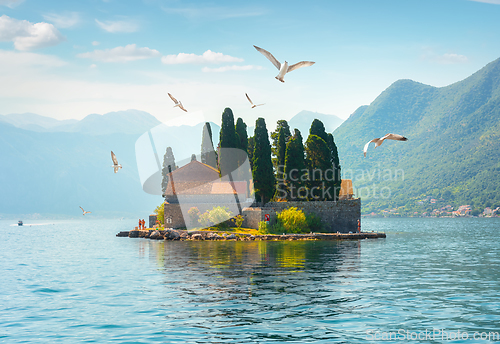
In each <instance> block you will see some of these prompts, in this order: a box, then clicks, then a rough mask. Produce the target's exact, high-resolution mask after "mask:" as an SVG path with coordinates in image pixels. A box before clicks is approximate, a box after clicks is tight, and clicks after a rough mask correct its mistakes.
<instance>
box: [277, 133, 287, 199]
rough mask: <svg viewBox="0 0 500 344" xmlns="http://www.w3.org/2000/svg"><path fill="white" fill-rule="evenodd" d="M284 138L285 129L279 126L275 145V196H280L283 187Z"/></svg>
mask: <svg viewBox="0 0 500 344" xmlns="http://www.w3.org/2000/svg"><path fill="white" fill-rule="evenodd" d="M285 153H286V138H285V129H284V128H283V127H280V130H279V132H278V143H277V146H276V166H275V168H276V183H277V184H276V193H275V198H283V197H281V193H282V192H281V190H283V189H284V187H285V185H284V182H285V180H284V170H285Z"/></svg>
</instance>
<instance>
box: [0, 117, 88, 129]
mask: <svg viewBox="0 0 500 344" xmlns="http://www.w3.org/2000/svg"><path fill="white" fill-rule="evenodd" d="M0 122H5V123H10V124H12V125H13V126H15V127H17V128H21V129H26V130H31V131H38V132H46V131H57V129H56V128H58V127H64V126H72V125H74V124H76V123H77V122H78V121H77V120H76V119H68V120H62V121H60V120H57V119H54V118H50V117H45V116H40V115H37V114H34V113H21V114H9V115H0Z"/></svg>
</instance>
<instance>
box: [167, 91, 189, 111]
mask: <svg viewBox="0 0 500 344" xmlns="http://www.w3.org/2000/svg"><path fill="white" fill-rule="evenodd" d="M168 96H169V97H170V99H172V100H173V101H174V103H175V105H174V107H176V106H178V107H179V108H180V109H181V110H184V111H185V112H187V111H188V110H186V109H184V106H182V103H181V102H180V101H178V100H177V99H175V98H174V96H173V95H171V94H170V93H169V94H168Z"/></svg>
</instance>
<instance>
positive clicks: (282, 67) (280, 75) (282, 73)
mask: <svg viewBox="0 0 500 344" xmlns="http://www.w3.org/2000/svg"><path fill="white" fill-rule="evenodd" d="M254 48H255V49H257V51H258V52H260V53H261V54H262V55H264V56H265V57H267V59H268V60H269V61H271V62H272V63H273V65H274V66H275V67H276V68H278V70H279V71H280V72H279V73H278V75H277V76H276V79H278V80H279V81H281V82H285V80H284V77H285V74H286V73H290V72H292V71H294V70H296V69H299V68H301V67H308V66H312V65H313V64H314V63H315V62H311V61H301V62H297V63H296V64H293V65H291V66H289V65H288V62H286V61H285V63H283V64H281V63H280V62H279V61H278V60H276V58H275V57H274V56H273V54H271V53H270V52H269V51H267V50H265V49H262V48H259V47H258V46H255V45H254Z"/></svg>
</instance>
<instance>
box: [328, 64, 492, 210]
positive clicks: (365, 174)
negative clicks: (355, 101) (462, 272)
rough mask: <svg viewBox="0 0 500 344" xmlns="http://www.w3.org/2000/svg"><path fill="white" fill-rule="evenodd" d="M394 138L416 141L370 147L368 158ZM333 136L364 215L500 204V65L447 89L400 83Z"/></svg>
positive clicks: (488, 68)
mask: <svg viewBox="0 0 500 344" xmlns="http://www.w3.org/2000/svg"><path fill="white" fill-rule="evenodd" d="M387 133H396V134H401V135H404V136H406V137H407V138H408V139H409V140H408V141H407V142H398V141H389V140H388V141H386V142H384V143H383V145H382V146H380V147H378V148H377V149H374V145H373V144H371V145H370V147H369V148H368V153H367V157H366V158H364V157H363V147H364V145H365V144H366V143H367V142H369V141H370V140H371V139H373V138H376V137H382V136H383V135H385V134H387ZM334 136H335V141H336V144H337V146H338V150H339V156H340V159H341V166H342V176H343V178H346V179H353V182H354V187H355V188H356V189H357V191H358V195H360V196H361V197H362V202H363V212H365V213H366V212H371V211H376V212H377V211H381V210H383V209H391V208H392V209H396V208H397V209H398V210H397V212H399V213H403V214H413V212H414V211H417V212H419V213H420V212H422V211H432V210H433V209H436V208H439V207H440V206H443V205H447V204H450V205H452V206H455V209H456V207H457V206H458V205H460V204H469V205H471V206H472V208H473V209H474V210H475V212H476V213H477V212H479V211H482V209H483V208H484V207H486V206H500V180H499V179H498V172H499V171H500V153H499V152H500V140H499V139H500V59H497V60H495V61H493V62H491V63H489V64H488V65H486V66H485V67H484V68H482V69H481V70H479V71H478V72H476V73H474V74H473V75H471V76H470V77H468V78H467V79H465V80H462V81H459V82H457V83H454V84H452V85H449V86H446V87H440V88H437V87H433V86H429V85H424V84H421V83H418V82H415V81H412V80H398V81H396V82H395V83H393V84H392V85H391V86H390V87H388V88H387V89H386V90H385V91H384V92H382V93H381V94H380V96H378V97H377V98H376V99H375V100H374V101H373V103H371V104H370V105H369V106H363V107H360V108H359V109H358V110H356V111H355V112H354V113H353V114H352V115H351V116H350V117H349V118H348V119H347V120H346V121H345V122H344V123H343V124H342V125H341V126H340V127H339V128H337V129H336V130H335V132H334ZM430 199H434V200H435V202H433V203H430V202H429V200H430Z"/></svg>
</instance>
